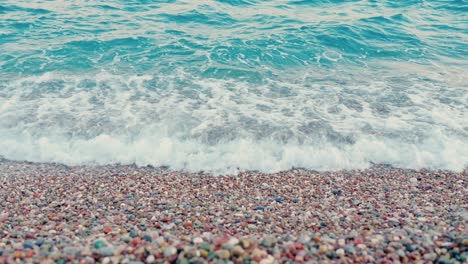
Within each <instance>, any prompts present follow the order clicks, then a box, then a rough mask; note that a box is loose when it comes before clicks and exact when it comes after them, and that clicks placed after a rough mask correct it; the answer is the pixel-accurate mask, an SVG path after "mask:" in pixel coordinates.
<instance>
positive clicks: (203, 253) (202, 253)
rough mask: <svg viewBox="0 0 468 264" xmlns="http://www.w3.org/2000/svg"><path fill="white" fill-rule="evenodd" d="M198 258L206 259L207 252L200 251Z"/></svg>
mask: <svg viewBox="0 0 468 264" xmlns="http://www.w3.org/2000/svg"><path fill="white" fill-rule="evenodd" d="M200 257H202V258H206V257H208V251H206V250H204V249H200Z"/></svg>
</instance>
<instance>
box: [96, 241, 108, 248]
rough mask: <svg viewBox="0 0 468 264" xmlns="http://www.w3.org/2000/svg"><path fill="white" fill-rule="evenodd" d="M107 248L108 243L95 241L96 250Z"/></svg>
mask: <svg viewBox="0 0 468 264" xmlns="http://www.w3.org/2000/svg"><path fill="white" fill-rule="evenodd" d="M105 246H106V243H104V241H102V240H96V241H94V248H96V249H99V248H103V247H105Z"/></svg>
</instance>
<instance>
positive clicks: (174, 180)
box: [0, 159, 468, 264]
mask: <svg viewBox="0 0 468 264" xmlns="http://www.w3.org/2000/svg"><path fill="white" fill-rule="evenodd" d="M467 176H468V174H467V171H466V170H465V171H464V172H461V173H454V172H448V171H431V170H409V169H398V168H391V167H389V166H385V165H375V166H373V167H372V168H370V169H366V170H352V171H336V172H316V171H309V170H304V169H292V170H289V171H284V172H278V173H272V174H264V173H260V172H241V173H239V175H236V176H211V175H209V174H205V173H189V172H180V171H171V170H168V169H166V168H155V167H150V166H147V167H137V166H132V165H103V166H65V165H60V164H51V163H49V164H47V163H32V162H16V161H7V160H1V159H0V187H1V188H0V200H1V201H4V202H2V205H1V206H2V208H0V209H1V210H0V212H1V214H0V234H1V235H0V253H1V254H0V263H13V262H15V261H21V262H24V263H28V262H31V263H34V261H46V262H45V263H47V261H49V262H50V263H59V262H60V263H68V262H70V263H165V262H167V261H169V262H178V263H206V262H213V261H217V260H223V261H226V260H231V261H232V262H234V263H247V262H249V261H250V262H251V263H254V262H258V263H264V264H266V263H284V262H288V261H289V262H297V263H300V262H311V263H317V262H324V261H329V262H332V263H335V262H336V263H353V262H381V263H390V262H397V261H399V262H403V263H404V262H422V263H425V262H436V261H439V262H446V263H462V262H463V261H466V260H467V251H468V238H467V237H468V233H467V231H466V224H465V223H466V221H467V210H468V198H467V197H468V195H467V194H468V193H467V191H466V186H467V182H468V177H467Z"/></svg>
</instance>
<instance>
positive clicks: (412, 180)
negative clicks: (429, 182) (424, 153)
mask: <svg viewBox="0 0 468 264" xmlns="http://www.w3.org/2000/svg"><path fill="white" fill-rule="evenodd" d="M410 182H411V183H412V184H416V183H417V182H418V179H416V178H414V177H413V178H410Z"/></svg>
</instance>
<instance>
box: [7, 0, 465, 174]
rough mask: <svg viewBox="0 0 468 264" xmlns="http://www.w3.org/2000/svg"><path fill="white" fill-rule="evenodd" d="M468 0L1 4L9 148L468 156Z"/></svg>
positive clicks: (260, 155)
mask: <svg viewBox="0 0 468 264" xmlns="http://www.w3.org/2000/svg"><path fill="white" fill-rule="evenodd" d="M467 11H468V3H467V2H466V1H307V0H304V1H283V0H272V1H248V0H244V1H243V0H236V1H227V0H223V1H221V0H218V1H208V0H201V1H143V0H139V1H136V0H132V1H92V2H89V1H79V0H73V1H58V0H52V1H39V0H36V1H32V2H31V1H12V0H6V1H3V2H2V4H0V50H1V52H0V155H1V156H4V157H5V158H9V159H16V160H30V161H53V162H62V163H66V164H89V163H97V164H107V163H115V162H120V163H136V164H139V165H146V164H151V165H156V166H158V165H165V166H170V167H171V168H174V169H186V170H189V171H198V170H205V171H211V172H215V173H231V172H235V171H236V170H238V169H241V170H260V171H267V172H274V171H279V170H285V169H289V168H291V167H305V168H308V169H316V170H336V169H350V168H363V167H367V166H369V164H371V163H388V164H392V165H394V166H399V167H405V168H422V167H426V168H434V169H449V170H455V171H460V170H463V168H465V167H467V166H468V92H467V89H468V81H467V77H466V76H467V71H468V61H467V59H466V58H467V57H468V22H467V20H466V18H465V14H466V12H467Z"/></svg>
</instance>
